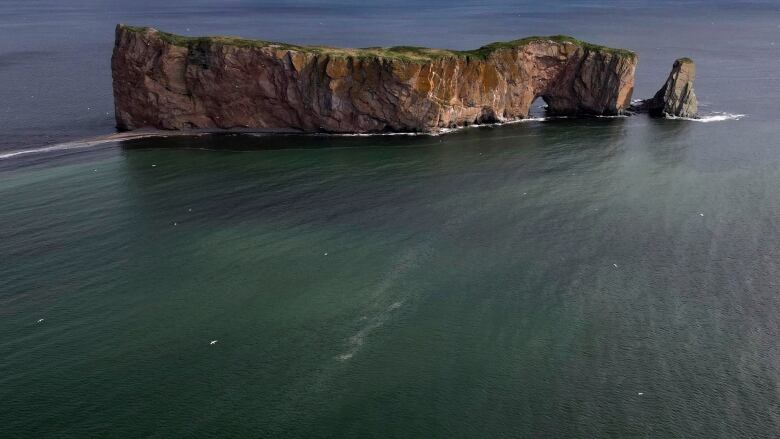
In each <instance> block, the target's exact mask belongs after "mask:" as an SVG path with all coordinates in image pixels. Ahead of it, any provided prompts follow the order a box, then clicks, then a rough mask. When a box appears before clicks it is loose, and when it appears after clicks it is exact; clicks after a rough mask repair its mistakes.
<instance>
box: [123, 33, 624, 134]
mask: <svg viewBox="0 0 780 439" xmlns="http://www.w3.org/2000/svg"><path fill="white" fill-rule="evenodd" d="M636 63H637V57H636V55H635V54H634V53H633V52H630V51H627V50H621V49H611V48H607V47H603V46H596V45H592V44H588V43H584V42H581V41H578V40H575V39H573V38H571V37H565V36H553V37H529V38H525V39H522V40H515V41H510V42H502V43H493V44H490V45H487V46H483V47H481V48H479V49H476V50H472V51H453V50H442V49H428V48H420V47H408V46H402V47H391V48H366V49H339V48H328V47H316V46H295V45H289V44H282V43H272V42H265V41H258V40H247V39H242V38H235V37H200V38H198V37H183V36H178V35H173V34H169V33H165V32H160V31H158V30H156V29H153V28H138V27H130V26H125V25H118V26H117V28H116V42H115V46H114V53H113V56H112V60H111V67H112V76H113V87H114V100H115V112H116V123H117V127H118V128H119V129H121V130H132V129H137V128H159V129H172V130H181V129H193V128H200V129H232V128H252V129H274V130H298V131H311V132H333V133H372V132H388V131H417V132H432V131H436V130H439V129H442V128H452V127H457V126H463V125H469V124H472V123H490V122H502V121H507V120H513V119H522V118H525V117H527V116H528V112H529V109H530V106H531V104H532V103H533V102H534V100H535V99H536V98H538V97H541V98H543V99H544V101H545V102H546V103H547V105H548V111H550V112H553V113H557V114H592V115H615V114H619V113H621V112H623V111H624V110H625V109H627V108H628V107H629V105H630V102H631V95H632V92H633V87H634V72H635V69H636Z"/></svg>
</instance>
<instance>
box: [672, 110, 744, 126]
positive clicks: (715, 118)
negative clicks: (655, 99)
mask: <svg viewBox="0 0 780 439" xmlns="http://www.w3.org/2000/svg"><path fill="white" fill-rule="evenodd" d="M746 116H747V115H746V114H731V113H721V112H715V113H712V114H708V115H703V116H699V117H696V118H693V117H676V116H666V118H667V119H672V120H688V121H691V122H701V123H709V122H722V121H725V120H740V119H742V118H743V117H746Z"/></svg>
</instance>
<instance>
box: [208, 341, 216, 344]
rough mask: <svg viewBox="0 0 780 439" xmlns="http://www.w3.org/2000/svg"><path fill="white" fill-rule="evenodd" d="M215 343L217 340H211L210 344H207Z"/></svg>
mask: <svg viewBox="0 0 780 439" xmlns="http://www.w3.org/2000/svg"><path fill="white" fill-rule="evenodd" d="M217 341H218V340H211V343H209V344H217Z"/></svg>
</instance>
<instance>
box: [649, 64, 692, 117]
mask: <svg viewBox="0 0 780 439" xmlns="http://www.w3.org/2000/svg"><path fill="white" fill-rule="evenodd" d="M695 79H696V65H695V64H694V63H693V61H692V60H691V59H689V58H680V59H678V60H677V61H675V62H674V65H673V66H672V71H671V73H669V78H667V79H666V82H665V83H664V85H663V87H661V89H660V90H658V93H656V94H655V96H653V98H652V99H648V100H646V101H645V102H644V104H643V105H644V106H645V107H646V110H647V111H648V112H649V113H650V115H651V116H676V117H691V118H693V117H696V113H697V112H698V105H699V104H698V101H697V100H696V93H695V92H694V90H693V81H694V80H695Z"/></svg>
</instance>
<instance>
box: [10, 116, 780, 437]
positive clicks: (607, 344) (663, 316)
mask: <svg viewBox="0 0 780 439" xmlns="http://www.w3.org/2000/svg"><path fill="white" fill-rule="evenodd" d="M775 130H776V129H775V128H774V123H773V122H771V121H762V120H760V118H759V119H752V118H751V117H746V118H742V119H741V120H725V121H714V122H712V123H701V122H693V121H683V120H652V119H649V118H646V117H644V116H636V117H633V118H617V119H585V120H572V119H560V120H547V121H544V122H540V121H533V122H526V123H520V124H515V125H508V126H503V127H494V128H473V129H467V130H463V131H460V132H456V133H450V134H446V135H442V136H413V137H409V136H383V137H308V136H290V137H264V136H256V137H252V136H204V137H200V138H170V139H146V140H137V141H132V142H125V143H122V144H106V145H103V146H99V147H96V148H92V149H89V150H88V152H84V151H81V150H78V151H75V150H74V151H70V152H69V151H64V152H61V153H60V154H59V155H57V156H55V157H46V158H39V156H38V155H31V156H30V157H17V158H14V159H13V162H12V164H9V163H11V161H10V160H4V161H2V162H1V163H0V166H4V167H2V168H0V172H2V179H0V224H1V225H2V227H0V261H1V263H0V335H1V336H2V337H1V338H0V407H1V408H0V436H2V437H8V438H11V437H80V438H83V437H93V436H94V437H160V438H163V437H165V438H169V437H215V438H216V437H268V438H286V437H291V438H292V437H311V438H326V437H354V438H366V437H399V438H401V437H442V438H451V437H732V438H734V437H775V436H777V435H778V434H779V433H780V429H779V428H780V393H779V392H778V383H780V381H779V378H780V374H779V372H780V370H779V367H780V348H779V345H778V343H777V340H778V336H780V314H779V313H778V310H780V296H779V295H778V288H779V287H780V270H779V268H780V267H779V265H780V236H778V233H779V232H778V231H779V230H780V229H779V228H778V218H780V192H778V191H777V184H778V182H780V167H779V166H778V164H780V155H778V154H777V153H776V150H775V144H774V138H775V137H774V133H775Z"/></svg>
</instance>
